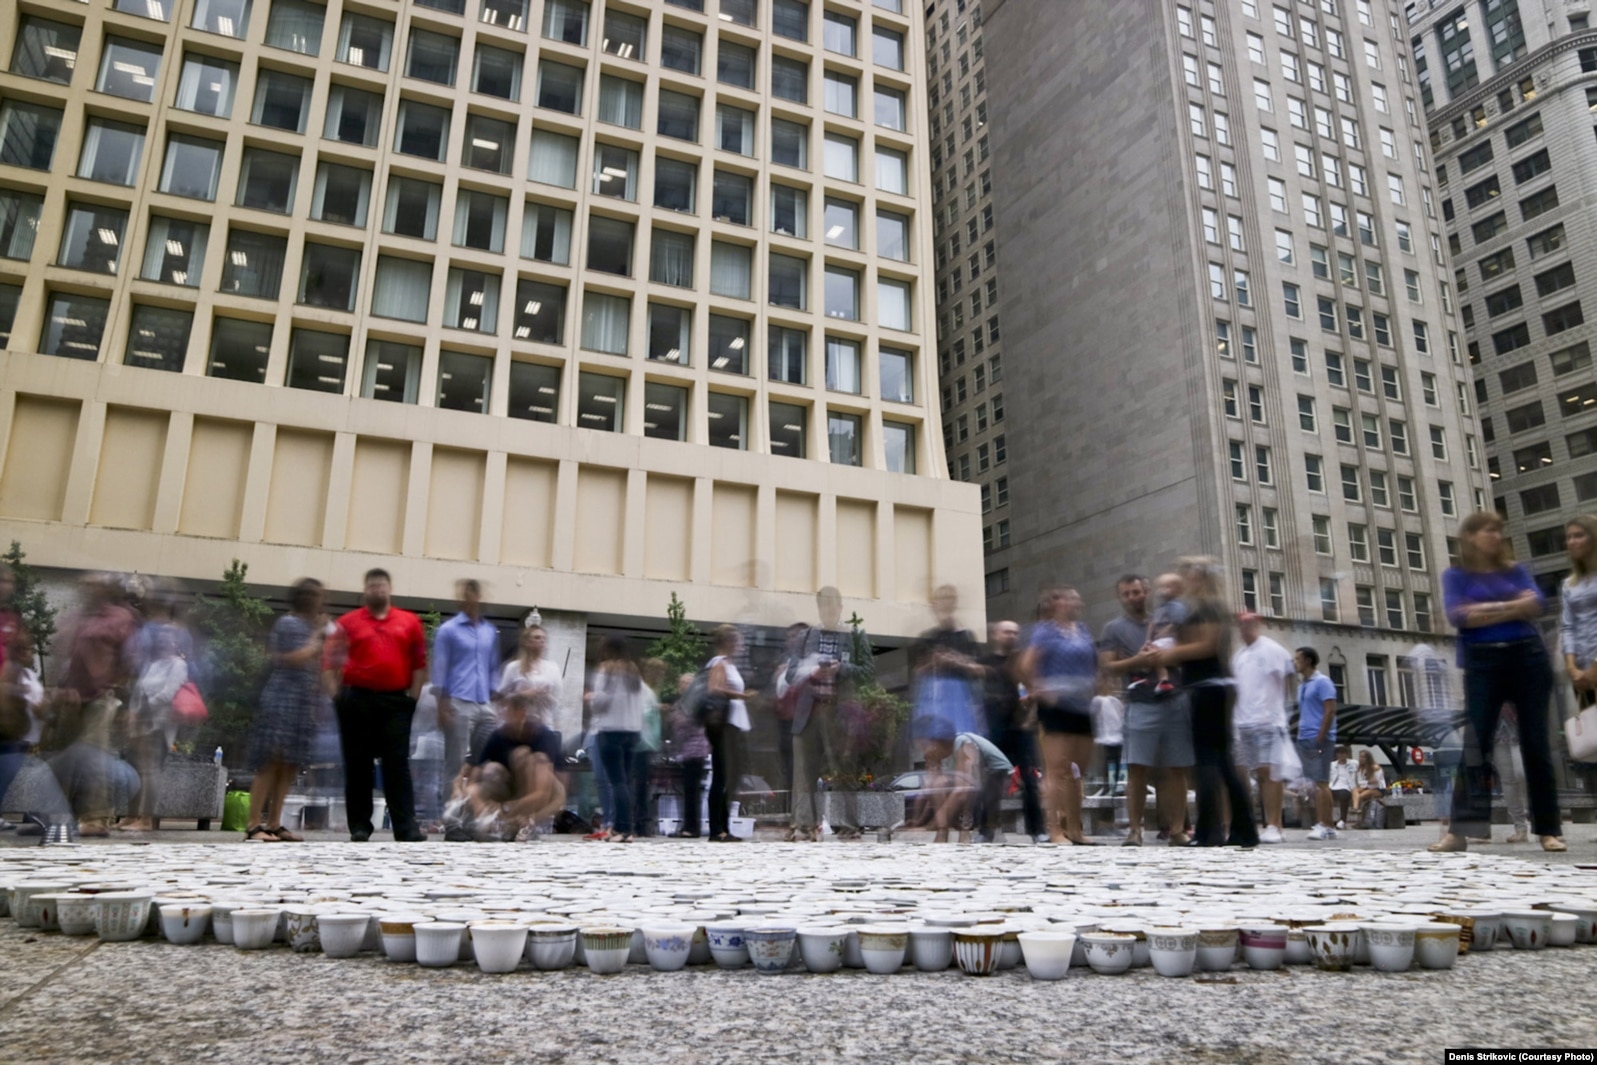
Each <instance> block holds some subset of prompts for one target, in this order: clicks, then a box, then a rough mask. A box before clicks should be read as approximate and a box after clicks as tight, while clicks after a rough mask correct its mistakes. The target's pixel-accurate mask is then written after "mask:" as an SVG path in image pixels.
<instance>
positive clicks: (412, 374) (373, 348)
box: [360, 339, 421, 403]
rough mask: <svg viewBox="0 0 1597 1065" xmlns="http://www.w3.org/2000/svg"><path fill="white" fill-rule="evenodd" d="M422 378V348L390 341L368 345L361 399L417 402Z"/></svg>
mask: <svg viewBox="0 0 1597 1065" xmlns="http://www.w3.org/2000/svg"><path fill="white" fill-rule="evenodd" d="M420 378H421V348H420V347H418V346H417V345H414V344H400V343H396V342H394V341H387V340H375V339H373V340H368V341H367V342H366V358H365V360H364V363H363V365H362V368H361V385H360V394H361V396H363V397H364V398H366V399H380V400H385V401H387V402H390V403H415V402H416V398H417V387H418V385H419V384H420Z"/></svg>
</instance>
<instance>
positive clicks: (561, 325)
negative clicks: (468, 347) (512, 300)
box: [511, 277, 626, 421]
mask: <svg viewBox="0 0 1597 1065" xmlns="http://www.w3.org/2000/svg"><path fill="white" fill-rule="evenodd" d="M514 312H515V314H514V324H513V326H512V330H511V334H512V336H514V337H515V339H517V340H530V341H532V342H534V343H537V344H563V343H565V334H566V290H565V289H564V288H562V287H561V286H559V285H551V284H547V283H545V282H542V281H534V280H532V279H531V278H527V277H523V278H520V279H518V280H517V282H516V305H515V308H514ZM625 316H626V312H625V311H623V312H622V330H623V331H622V338H621V343H622V345H623V347H624V346H625V344H626V335H625ZM514 372H515V371H514V370H512V375H514ZM549 394H550V395H552V394H553V393H549ZM512 403H514V400H512ZM511 414H512V416H514V417H521V416H522V415H518V414H516V413H515V411H514V410H512V411H511ZM547 420H549V421H553V420H554V419H553V418H552V417H551V418H549V419H547Z"/></svg>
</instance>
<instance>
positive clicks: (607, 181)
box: [593, 144, 638, 201]
mask: <svg viewBox="0 0 1597 1065" xmlns="http://www.w3.org/2000/svg"><path fill="white" fill-rule="evenodd" d="M593 191H594V193H595V195H599V196H611V197H614V198H615V199H618V200H628V201H635V200H636V199H637V198H638V153H637V152H635V151H633V150H632V149H631V148H622V147H620V146H618V145H614V144H595V145H594V146H593Z"/></svg>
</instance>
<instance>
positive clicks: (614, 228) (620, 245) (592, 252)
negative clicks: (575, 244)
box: [588, 215, 634, 277]
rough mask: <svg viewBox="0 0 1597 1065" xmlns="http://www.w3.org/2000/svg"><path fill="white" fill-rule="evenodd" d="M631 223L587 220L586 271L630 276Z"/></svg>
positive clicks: (601, 219) (595, 219) (609, 219)
mask: <svg viewBox="0 0 1597 1065" xmlns="http://www.w3.org/2000/svg"><path fill="white" fill-rule="evenodd" d="M633 228H634V227H633V223H631V222H627V221H623V220H622V219H619V218H604V217H601V216H597V215H595V216H592V217H590V218H589V219H588V269H590V270H598V271H600V272H602V273H606V274H620V275H621V276H623V277H631V276H632V231H633Z"/></svg>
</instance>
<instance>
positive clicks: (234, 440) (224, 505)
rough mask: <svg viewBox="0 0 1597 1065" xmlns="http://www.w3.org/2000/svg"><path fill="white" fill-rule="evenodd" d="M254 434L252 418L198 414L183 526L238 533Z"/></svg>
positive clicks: (190, 530) (198, 531) (192, 531)
mask: <svg viewBox="0 0 1597 1065" xmlns="http://www.w3.org/2000/svg"><path fill="white" fill-rule="evenodd" d="M254 436H255V427H254V426H253V425H250V424H249V423H247V422H230V421H222V420H220V419H217V418H195V419H194V430H193V433H192V435H191V436H190V442H189V455H188V473H187V474H186V475H185V476H184V478H183V505H182V509H180V510H179V511H178V517H177V529H178V532H181V533H187V534H188V535H190V536H220V537H225V538H226V539H229V540H232V539H235V538H237V536H238V533H239V522H240V520H241V519H242V516H243V513H244V486H245V483H246V482H247V481H248V480H249V472H250V445H251V442H252V441H253V439H254Z"/></svg>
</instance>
